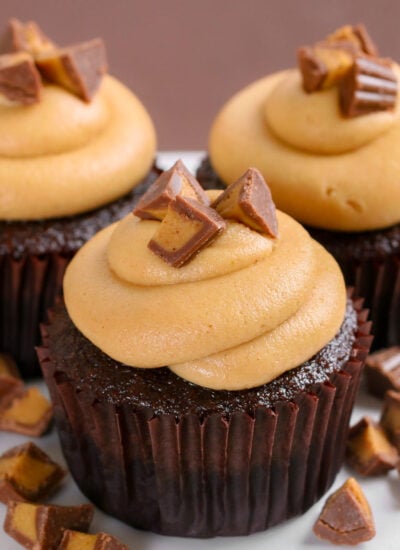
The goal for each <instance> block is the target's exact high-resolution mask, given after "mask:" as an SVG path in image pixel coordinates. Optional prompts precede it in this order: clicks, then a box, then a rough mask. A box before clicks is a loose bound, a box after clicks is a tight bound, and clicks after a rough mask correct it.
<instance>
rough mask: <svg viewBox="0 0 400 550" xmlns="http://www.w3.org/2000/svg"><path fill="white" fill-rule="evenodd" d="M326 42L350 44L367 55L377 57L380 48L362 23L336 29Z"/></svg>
mask: <svg viewBox="0 0 400 550" xmlns="http://www.w3.org/2000/svg"><path fill="white" fill-rule="evenodd" d="M326 42H328V43H338V42H341V43H346V42H347V43H350V44H353V45H354V47H355V48H356V50H357V51H359V52H363V53H365V54H367V55H372V56H374V57H376V56H377V55H379V54H378V48H377V47H376V45H375V44H374V42H373V41H372V38H371V37H370V36H369V34H368V31H367V29H366V28H365V26H364V25H363V24H362V23H360V24H358V25H354V26H352V25H344V26H343V27H340V28H339V29H336V31H334V32H333V33H332V34H330V35H329V36H327V38H326Z"/></svg>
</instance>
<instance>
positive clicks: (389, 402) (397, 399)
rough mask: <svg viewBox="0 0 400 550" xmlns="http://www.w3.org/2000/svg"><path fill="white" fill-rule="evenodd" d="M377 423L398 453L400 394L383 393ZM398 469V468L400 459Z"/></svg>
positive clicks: (392, 392) (399, 440)
mask: <svg viewBox="0 0 400 550" xmlns="http://www.w3.org/2000/svg"><path fill="white" fill-rule="evenodd" d="M379 423H380V425H381V426H382V428H383V429H384V430H385V432H386V434H387V436H388V437H389V439H390V441H391V442H392V443H393V445H394V446H395V447H396V449H397V451H398V452H399V453H400V392H396V391H392V390H389V391H387V392H386V393H385V399H384V402H383V409H382V415H381V419H380V421H379ZM398 467H400V459H399V464H398Z"/></svg>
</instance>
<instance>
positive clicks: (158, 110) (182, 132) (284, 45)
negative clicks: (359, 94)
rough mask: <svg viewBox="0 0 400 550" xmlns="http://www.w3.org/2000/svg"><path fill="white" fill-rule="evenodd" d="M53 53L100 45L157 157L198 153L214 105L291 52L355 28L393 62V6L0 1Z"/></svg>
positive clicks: (315, 0) (285, 1) (393, 0)
mask: <svg viewBox="0 0 400 550" xmlns="http://www.w3.org/2000/svg"><path fill="white" fill-rule="evenodd" d="M0 6H1V14H2V17H3V19H4V23H5V22H6V21H7V20H8V18H9V17H12V16H17V17H19V18H21V19H23V20H26V19H36V20H37V21H38V22H39V23H40V24H41V25H42V27H43V29H44V30H45V31H47V33H48V34H49V35H50V36H51V37H54V39H55V41H57V42H58V43H59V44H62V45H66V44H68V43H71V42H75V41H79V40H82V39H88V38H92V37H95V36H102V37H103V38H104V39H105V40H106V44H107V48H108V56H109V62H110V68H111V72H112V73H113V74H115V75H116V76H118V77H119V78H121V79H122V80H123V81H124V82H125V83H126V84H127V85H128V86H130V87H131V88H132V90H133V91H134V92H135V93H136V94H137V95H138V96H139V97H140V98H141V99H142V101H143V102H144V103H145V104H146V106H147V108H148V110H149V111H150V113H151V115H152V117H153V120H154V122H155V124H156V127H157V131H158V136H159V148H160V149H202V148H205V147H206V145H207V132H208V129H209V126H210V124H211V121H212V119H213V117H214V116H215V114H216V112H217V111H218V109H219V107H220V106H221V105H222V104H223V102H224V100H225V99H227V98H228V97H229V96H230V95H232V94H233V93H234V92H235V91H236V90H238V89H240V88H241V87H243V86H244V85H245V84H247V83H250V82H251V81H252V80H255V79H256V78H259V77H261V76H263V75H265V74H266V73H268V72H270V71H274V70H277V69H280V68H285V67H289V66H291V65H293V64H294V63H295V50H296V47H297V46H299V45H303V44H306V43H309V42H313V41H315V40H317V39H319V38H321V37H323V36H324V35H325V34H327V33H329V32H331V31H332V30H334V29H335V28H336V27H338V26H340V25H342V24H344V23H347V22H352V23H357V22H360V21H362V22H364V23H366V24H367V26H368V28H369V30H370V33H371V34H372V36H373V37H374V39H375V41H376V42H377V44H378V45H379V46H380V50H381V52H382V53H383V54H385V55H391V56H392V57H394V58H397V59H400V38H399V28H400V1H399V0H382V1H379V0H374V1H371V0H348V1H345V0H340V1H335V0H332V1H327V0H297V1H296V0H272V1H268V0H149V1H145V0H141V1H138V0H133V1H129V0H30V1H27V0H26V1H22V0H20V1H18V0H0Z"/></svg>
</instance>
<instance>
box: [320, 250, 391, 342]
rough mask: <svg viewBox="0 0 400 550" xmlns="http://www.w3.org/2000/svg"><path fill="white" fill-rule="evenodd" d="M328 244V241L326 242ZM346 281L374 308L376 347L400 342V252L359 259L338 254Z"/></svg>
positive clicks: (373, 322)
mask: <svg viewBox="0 0 400 550" xmlns="http://www.w3.org/2000/svg"><path fill="white" fill-rule="evenodd" d="M322 244H324V243H322ZM336 261H337V262H338V264H339V265H340V267H341V269H342V271H343V274H344V277H345V279H346V283H347V284H350V285H352V286H354V289H355V292H356V294H357V295H358V296H363V297H364V299H365V306H366V307H368V308H369V309H370V318H371V320H372V324H373V333H374V343H373V348H374V349H380V348H384V347H388V346H394V345H400V252H399V254H395V255H392V256H387V257H386V258H385V259H382V258H379V259H378V258H377V259H371V260H364V261H362V262H358V261H355V260H343V259H340V258H338V257H336Z"/></svg>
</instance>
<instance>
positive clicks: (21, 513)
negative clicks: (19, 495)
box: [4, 502, 94, 550]
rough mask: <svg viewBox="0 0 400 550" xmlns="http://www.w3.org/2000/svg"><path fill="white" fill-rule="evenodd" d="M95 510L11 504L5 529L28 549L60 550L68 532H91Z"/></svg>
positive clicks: (84, 506)
mask: <svg viewBox="0 0 400 550" xmlns="http://www.w3.org/2000/svg"><path fill="white" fill-rule="evenodd" d="M93 513H94V507H93V506H92V505H91V504H82V505H81V506H56V505H49V506H45V505H43V504H32V503H30V502H10V503H9V504H8V508H7V515H6V519H5V522H4V530H5V532H6V533H8V534H9V535H10V537H12V538H13V539H15V540H16V541H17V542H19V543H20V544H21V545H22V546H24V547H25V548H31V549H32V550H36V549H37V550H39V549H40V550H56V549H57V548H58V547H59V544H60V542H61V539H62V537H63V533H64V531H65V530H66V529H73V530H77V531H87V530H88V529H89V526H90V523H91V521H92V519H93Z"/></svg>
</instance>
